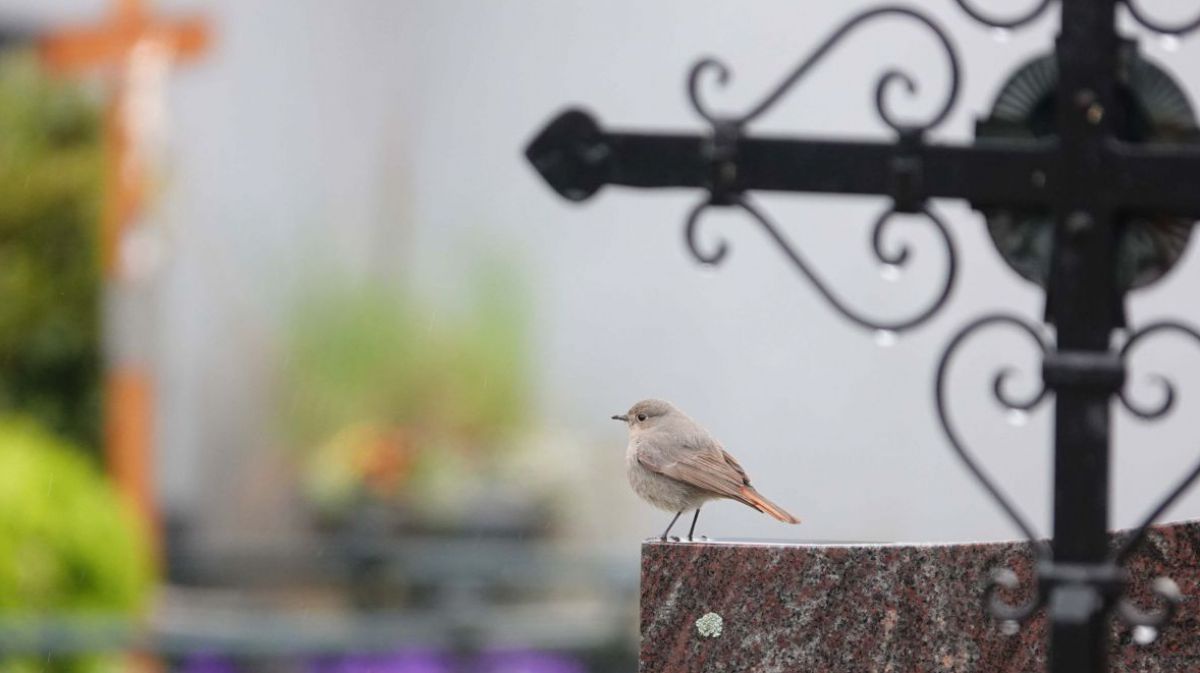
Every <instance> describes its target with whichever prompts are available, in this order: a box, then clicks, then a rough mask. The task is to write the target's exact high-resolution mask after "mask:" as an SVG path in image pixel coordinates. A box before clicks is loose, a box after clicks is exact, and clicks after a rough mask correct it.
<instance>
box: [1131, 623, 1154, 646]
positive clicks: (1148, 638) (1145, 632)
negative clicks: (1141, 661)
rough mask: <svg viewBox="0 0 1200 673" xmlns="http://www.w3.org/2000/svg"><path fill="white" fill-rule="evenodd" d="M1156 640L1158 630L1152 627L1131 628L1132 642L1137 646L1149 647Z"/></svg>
mask: <svg viewBox="0 0 1200 673" xmlns="http://www.w3.org/2000/svg"><path fill="white" fill-rule="evenodd" d="M1156 640H1158V629H1156V628H1154V627H1153V626H1135V627H1133V642H1135V643H1137V644H1138V645H1149V644H1150V643H1152V642H1154V641H1156Z"/></svg>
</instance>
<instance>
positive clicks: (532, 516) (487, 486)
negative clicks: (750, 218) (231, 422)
mask: <svg viewBox="0 0 1200 673" xmlns="http://www.w3.org/2000/svg"><path fill="white" fill-rule="evenodd" d="M475 268H476V269H477V271H476V275H475V277H474V278H472V279H470V280H469V283H468V287H469V292H468V296H467V298H466V300H465V301H463V302H461V306H457V307H436V308H431V307H427V306H424V305H422V304H421V303H420V302H418V301H416V300H415V299H413V298H412V297H411V296H409V295H407V294H404V293H401V292H396V291H390V290H386V289H383V288H380V287H378V286H372V285H365V284H354V283H345V282H338V281H336V280H334V281H330V280H329V279H328V278H322V279H321V285H320V288H319V289H317V290H316V291H312V292H306V293H304V297H305V299H304V302H303V303H302V304H301V305H300V306H299V307H298V308H297V310H296V311H295V314H294V320H293V321H292V325H291V328H290V333H289V338H288V340H287V352H286V361H285V372H284V383H285V385H284V406H283V408H284V410H285V413H284V415H283V419H282V420H283V423H284V426H285V428H286V432H287V435H288V437H289V440H290V442H291V443H292V444H293V445H294V446H296V447H297V449H298V457H299V461H300V464H301V468H302V473H303V475H304V484H303V486H304V493H305V495H306V496H307V498H308V501H309V503H310V504H311V506H312V511H313V515H314V516H313V518H314V521H315V522H316V523H317V525H318V526H319V527H321V528H322V529H325V530H332V531H336V532H339V533H347V534H348V533H364V532H369V533H370V534H372V535H406V534H407V535H411V534H425V535H476V534H492V535H503V536H530V535H538V534H540V533H541V532H543V531H544V530H545V524H546V519H547V513H546V508H545V507H544V506H543V504H542V501H543V500H544V499H545V498H544V497H543V496H541V495H540V494H538V493H535V492H530V490H529V489H527V488H521V485H520V484H512V483H509V482H506V480H504V479H502V478H501V475H502V474H504V472H505V465H506V463H507V462H509V461H511V460H512V459H513V457H514V456H515V455H516V454H517V448H518V447H519V446H520V445H521V438H522V435H524V434H526V433H527V432H528V419H529V418H530V416H531V414H530V409H529V404H530V394H529V390H530V382H529V374H528V367H527V340H526V339H527V335H526V328H527V318H526V311H525V304H524V301H523V297H524V293H523V292H522V291H521V287H520V285H519V283H518V282H517V281H516V278H515V275H514V274H513V273H511V272H510V271H509V270H507V269H506V268H504V267H503V266H501V265H497V264H479V265H476V267H475ZM364 528H365V529H368V531H364V530H363V529H364Z"/></svg>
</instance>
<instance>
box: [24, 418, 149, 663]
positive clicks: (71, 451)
mask: <svg viewBox="0 0 1200 673" xmlns="http://www.w3.org/2000/svg"><path fill="white" fill-rule="evenodd" d="M148 551H149V547H148V545H147V543H146V539H145V537H144V535H142V532H141V529H140V528H139V527H138V524H137V523H136V519H135V518H134V517H133V515H132V513H131V512H130V511H128V510H127V509H126V508H125V507H124V506H123V505H122V504H121V502H120V501H119V499H118V496H117V495H116V493H115V491H114V490H113V489H112V488H111V486H110V484H109V483H108V481H107V480H106V479H105V478H104V477H103V476H102V475H101V474H100V473H99V472H98V471H97V470H96V468H95V467H94V466H93V465H92V463H91V461H90V460H89V459H88V458H87V456H86V455H85V454H83V453H82V452H81V451H80V450H79V449H78V448H76V447H74V446H71V445H70V444H68V443H67V442H64V441H63V440H60V439H58V438H56V437H54V436H53V435H51V434H50V433H49V432H47V431H46V430H45V429H43V428H42V427H40V426H39V425H38V424H37V423H35V422H33V421H30V420H26V419H11V418H10V419H4V420H0V618H3V619H4V620H6V621H10V620H17V621H20V620H24V619H43V618H51V617H53V618H62V617H69V616H103V617H134V616H136V615H137V613H138V612H140V611H141V609H142V608H143V607H144V604H145V603H146V601H147V599H148V594H149V591H150V588H151V586H152V578H153V575H152V572H151V565H150V557H149V554H148ZM111 664H112V660H111V659H109V658H106V657H66V658H58V657H56V658H52V659H49V660H46V659H41V660H38V661H31V660H29V659H25V658H11V659H6V660H3V662H0V671H2V672H3V673H17V672H19V671H25V670H37V671H45V670H55V671H71V672H76V671H97V670H101V669H104V668H107V667H109V666H110V665H111ZM31 666H32V668H31Z"/></svg>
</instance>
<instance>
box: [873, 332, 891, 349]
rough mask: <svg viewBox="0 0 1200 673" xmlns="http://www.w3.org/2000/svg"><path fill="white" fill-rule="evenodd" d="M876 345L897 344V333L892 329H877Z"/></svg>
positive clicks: (888, 345)
mask: <svg viewBox="0 0 1200 673" xmlns="http://www.w3.org/2000/svg"><path fill="white" fill-rule="evenodd" d="M875 345H877V346H879V347H880V348H888V347H890V346H895V345H896V333H895V332H893V331H892V330H890V329H881V330H876V332H875Z"/></svg>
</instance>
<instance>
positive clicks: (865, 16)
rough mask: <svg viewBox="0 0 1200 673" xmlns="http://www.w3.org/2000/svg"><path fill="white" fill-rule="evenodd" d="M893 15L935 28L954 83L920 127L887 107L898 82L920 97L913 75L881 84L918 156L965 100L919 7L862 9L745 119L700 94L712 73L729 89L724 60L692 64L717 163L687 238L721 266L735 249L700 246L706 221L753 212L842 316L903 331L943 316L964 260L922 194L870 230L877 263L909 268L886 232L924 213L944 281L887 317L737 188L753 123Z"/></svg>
mask: <svg viewBox="0 0 1200 673" xmlns="http://www.w3.org/2000/svg"><path fill="white" fill-rule="evenodd" d="M887 16H892V17H902V18H908V19H911V20H914V21H917V22H918V23H920V24H922V25H924V26H925V27H926V28H928V29H929V30H930V31H931V32H932V33H933V34H934V36H935V37H936V38H937V41H938V43H939V44H940V45H941V47H942V49H943V51H944V53H945V54H946V58H947V62H948V64H949V71H950V78H949V84H948V90H947V93H946V98H945V100H944V101H943V103H942V105H941V106H940V107H939V108H938V110H937V111H936V113H935V114H934V115H933V116H932V117H931V118H929V119H927V120H925V121H924V122H922V123H920V124H905V123H902V122H900V121H898V120H897V119H896V117H895V115H894V114H893V113H892V112H891V111H890V108H889V106H888V103H887V101H888V91H890V90H891V89H893V88H894V85H897V84H899V85H901V86H903V87H904V88H905V90H906V91H907V92H908V93H909V94H910V95H915V94H916V93H917V91H918V86H917V82H916V80H915V79H913V77H912V76H910V75H909V74H908V73H905V72H903V71H900V70H897V69H889V70H886V71H885V72H884V73H883V74H882V75H881V76H880V78H879V80H878V81H877V82H876V85H875V108H876V111H877V112H878V114H879V118H880V119H881V120H882V121H883V123H884V124H885V125H887V126H888V127H890V128H891V129H892V130H894V131H896V132H897V133H898V134H899V135H900V138H901V142H900V147H901V148H902V150H904V151H909V152H912V153H914V154H916V153H918V152H919V147H920V138H921V136H922V134H923V133H924V132H926V131H928V130H929V129H931V128H933V127H935V126H937V125H938V124H940V123H942V121H944V120H945V119H946V117H947V116H948V115H949V113H950V111H951V109H953V107H954V103H955V102H956V100H957V99H958V91H959V62H958V55H957V54H956V52H955V50H954V45H953V44H952V43H951V42H950V39H949V37H948V36H947V35H946V33H945V32H944V31H943V30H942V29H941V28H940V27H939V26H938V25H937V23H935V22H934V21H933V20H932V19H930V18H929V17H927V16H925V15H924V14H922V13H920V12H918V11H916V10H913V9H910V8H907V7H899V6H884V7H878V8H875V9H871V10H868V11H865V12H862V13H861V14H858V15H856V16H854V17H852V18H850V19H849V20H847V21H846V22H845V23H843V24H842V25H841V26H840V27H839V28H838V29H837V30H835V31H834V32H833V33H832V34H831V35H830V36H829V37H828V38H826V39H825V41H824V42H822V43H821V44H820V45H819V46H818V47H817V48H816V49H815V50H813V51H812V52H811V53H810V54H809V55H808V56H807V57H806V58H805V59H804V60H803V61H801V62H800V63H799V64H798V65H797V66H796V67H795V68H793V69H792V71H791V72H790V73H789V74H788V75H787V76H786V77H785V78H784V79H783V80H782V81H781V82H780V83H779V84H778V85H777V86H776V87H775V88H774V89H772V90H771V91H770V92H769V93H768V94H767V95H766V96H765V97H764V98H763V99H762V100H760V101H759V102H758V103H757V104H755V105H754V106H753V107H752V108H750V110H749V111H747V112H745V113H743V114H742V115H740V116H733V117H729V116H722V115H719V114H717V113H716V112H714V111H713V110H712V109H711V108H710V107H709V106H708V104H707V103H705V102H704V98H703V96H702V94H701V83H702V81H703V80H704V79H706V77H707V76H708V74H710V73H711V74H712V75H714V76H715V80H716V82H717V83H718V84H720V85H727V84H728V83H729V80H730V78H731V76H732V71H731V70H730V68H729V67H728V66H727V65H725V64H724V63H722V62H721V61H719V60H716V59H714V58H706V59H703V60H701V61H699V62H698V63H696V64H695V65H694V66H693V67H692V69H691V72H690V73H689V75H688V81H687V91H688V99H689V100H690V101H691V104H692V107H693V108H694V109H695V111H696V113H697V114H698V115H699V116H700V117H702V118H703V119H704V120H706V121H707V122H708V123H709V124H710V125H711V126H712V140H711V142H710V151H709V155H710V160H711V162H712V170H711V175H712V178H711V183H710V184H709V195H708V196H707V198H706V199H705V200H703V201H701V202H700V203H699V204H697V205H696V206H695V207H694V208H692V210H691V212H690V213H689V214H688V216H687V220H686V224H685V227H684V234H685V240H686V243H687V247H688V250H689V251H690V252H691V254H692V256H693V257H694V258H695V259H696V260H697V261H699V262H701V263H703V264H709V265H717V264H720V263H721V262H722V261H723V260H724V259H725V257H726V255H727V253H728V252H729V245H728V243H727V242H726V241H724V240H718V241H717V243H716V244H715V246H714V247H712V248H710V249H708V250H706V249H705V248H704V247H703V246H701V244H700V242H699V228H700V220H701V216H702V215H703V213H704V211H705V210H707V209H708V208H709V207H714V206H718V207H729V206H733V207H737V208H739V209H741V210H742V211H743V212H745V213H746V214H747V215H749V216H750V217H751V219H753V220H754V221H755V222H757V223H758V224H759V225H760V226H761V227H762V228H763V229H764V230H765V231H766V232H767V234H768V235H769V237H770V239H771V240H772V241H773V242H774V243H775V245H776V246H777V247H778V248H779V249H780V250H781V251H782V252H783V253H784V255H785V256H787V258H788V259H789V260H791V262H792V264H793V265H794V266H795V267H796V269H797V270H799V272H800V273H801V274H802V275H803V276H804V277H805V278H807V279H808V281H809V282H810V283H812V285H813V286H814V288H815V289H816V290H817V292H818V293H819V294H820V295H821V296H822V297H823V298H824V299H825V300H826V301H827V302H828V303H829V305H830V306H832V307H833V309H834V310H836V311H837V312H838V313H839V314H841V315H842V316H843V317H845V318H846V319H848V320H850V321H851V322H853V323H855V324H857V325H859V326H861V327H865V328H868V329H874V330H881V331H888V332H899V331H903V330H907V329H909V328H912V327H915V326H917V325H919V324H921V323H923V322H925V321H926V320H928V319H929V318H930V317H932V316H933V315H934V314H935V313H937V312H938V310H939V309H940V308H941V307H942V306H943V305H944V304H945V303H946V301H947V300H948V298H949V296H950V293H951V291H952V290H953V288H954V283H955V280H956V277H957V267H958V263H957V258H958V255H957V251H956V249H955V245H954V241H953V238H952V237H951V235H950V232H949V229H948V228H947V227H946V225H945V223H944V222H943V221H942V219H941V218H940V217H938V216H937V215H936V214H935V213H934V212H933V211H932V210H931V209H930V208H929V207H928V206H927V205H925V203H924V199H923V198H922V197H920V196H919V195H915V194H912V193H911V192H906V193H904V194H903V195H899V194H898V195H894V198H895V201H896V203H895V204H893V207H892V208H891V209H889V210H886V211H884V212H883V213H882V214H881V215H880V216H879V217H878V218H877V219H876V221H875V224H874V226H873V228H872V229H871V249H872V251H873V252H874V255H875V258H876V259H877V260H878V261H879V262H880V263H881V264H883V265H886V266H891V267H902V266H904V265H906V264H907V263H908V261H909V258H910V249H909V247H908V246H907V245H901V246H900V247H899V249H897V250H895V251H893V252H889V251H887V250H885V249H884V246H883V239H884V232H885V230H886V229H887V226H888V223H889V222H891V221H892V216H893V215H894V214H896V213H898V212H911V213H918V214H921V215H923V216H924V217H925V219H926V220H927V221H928V222H929V223H930V224H931V226H933V228H934V230H935V231H936V232H937V234H938V236H939V238H940V239H941V241H942V245H943V250H944V253H945V256H946V260H947V261H946V270H945V276H944V279H943V281H942V283H941V284H940V286H939V289H938V291H937V294H936V295H935V296H934V298H933V300H932V301H931V302H930V303H928V304H927V305H926V306H925V307H924V308H922V309H921V310H919V311H918V312H916V313H915V314H913V315H911V316H909V317H906V318H901V319H894V320H882V319H876V318H871V317H868V316H866V315H864V314H863V313H861V312H859V311H857V310H855V309H853V308H851V307H850V306H849V304H847V302H846V301H845V300H844V299H842V298H840V297H839V296H838V295H837V294H835V293H834V292H833V291H832V290H831V289H830V287H829V284H828V283H827V282H826V281H824V280H823V279H822V278H821V277H820V276H819V275H818V274H817V273H816V271H815V270H814V269H813V267H812V265H811V264H809V263H808V262H807V260H805V259H804V257H803V256H802V255H801V254H800V252H799V251H798V250H797V249H796V248H795V246H793V245H791V244H790V243H789V242H788V241H787V239H786V238H785V237H784V236H783V234H782V233H781V231H780V228H779V227H778V226H777V225H776V224H775V223H773V222H772V220H771V219H770V217H768V216H767V214H766V213H765V212H764V211H763V210H762V209H761V208H760V207H758V206H757V205H756V204H755V203H754V202H753V201H751V200H750V199H749V198H748V197H747V196H746V194H745V193H744V192H743V191H742V190H741V189H740V188H739V187H738V180H737V178H738V176H737V142H738V139H739V138H740V137H741V135H742V133H743V131H744V130H745V128H746V126H747V125H748V124H750V123H751V122H752V121H754V120H755V119H758V118H759V117H761V116H762V115H763V114H765V113H766V112H767V111H768V110H770V109H771V108H772V107H773V106H774V105H775V104H776V103H778V102H779V100H780V99H781V98H783V96H784V95H785V94H786V93H787V92H788V91H790V90H791V89H792V88H793V87H794V86H795V85H796V84H797V83H798V82H799V81H800V80H801V79H802V78H803V77H804V76H805V75H806V74H807V73H808V72H809V71H811V70H812V68H813V67H815V66H816V65H817V64H818V63H820V62H821V61H822V59H824V57H825V56H826V55H827V54H829V53H830V52H831V51H832V50H833V49H834V47H836V46H837V45H838V44H839V43H840V42H841V41H842V40H843V38H845V37H846V36H847V35H848V34H850V33H851V32H853V31H854V30H855V29H856V28H858V27H859V26H861V25H863V24H865V23H867V22H869V21H871V20H874V19H877V18H882V17H887ZM911 165H912V164H911V162H910V163H909V164H908V165H907V167H911Z"/></svg>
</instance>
